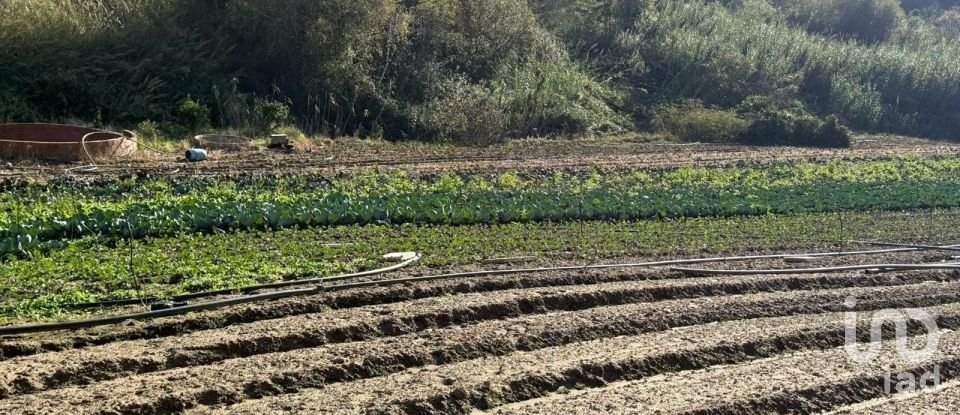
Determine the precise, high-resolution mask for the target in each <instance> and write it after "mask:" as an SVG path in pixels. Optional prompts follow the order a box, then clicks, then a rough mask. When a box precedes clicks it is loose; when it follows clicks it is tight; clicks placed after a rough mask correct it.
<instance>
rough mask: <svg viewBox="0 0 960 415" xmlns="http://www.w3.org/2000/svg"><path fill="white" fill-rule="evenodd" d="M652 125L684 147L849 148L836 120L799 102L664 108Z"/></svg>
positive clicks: (692, 103) (764, 99) (753, 99)
mask: <svg viewBox="0 0 960 415" xmlns="http://www.w3.org/2000/svg"><path fill="white" fill-rule="evenodd" d="M656 125H657V126H658V128H660V129H663V130H665V131H667V132H670V133H671V134H673V135H675V136H676V137H677V138H679V139H681V140H682V141H686V142H707V143H742V144H750V145H789V146H807V147H849V146H850V133H849V132H848V131H847V130H846V128H844V127H843V126H841V125H840V122H839V120H838V119H837V117H836V116H832V115H831V116H828V117H826V118H820V117H817V116H815V115H813V114H810V113H809V112H807V111H806V109H804V108H803V106H802V104H800V103H798V102H776V101H774V100H772V99H770V98H768V97H761V96H753V97H748V98H747V99H746V100H744V102H743V103H741V104H740V105H738V106H737V107H736V111H733V110H722V109H716V108H705V107H704V106H703V105H702V104H701V103H700V102H699V101H685V102H682V103H679V104H673V105H665V106H663V107H661V108H659V109H658V110H657V120H656Z"/></svg>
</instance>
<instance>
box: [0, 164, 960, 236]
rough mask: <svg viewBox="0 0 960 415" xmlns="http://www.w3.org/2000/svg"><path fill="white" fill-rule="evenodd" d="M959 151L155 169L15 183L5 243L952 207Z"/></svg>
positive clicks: (3, 225) (3, 229) (4, 224)
mask: <svg viewBox="0 0 960 415" xmlns="http://www.w3.org/2000/svg"><path fill="white" fill-rule="evenodd" d="M957 160H960V159H957ZM957 160H954V159H930V160H928V159H898V160H895V161H877V162H864V163H852V162H834V163H826V164H822V165H814V164H799V165H794V166H792V167H788V166H774V167H769V168H746V167H726V168H716V169H710V168H687V169H679V170H667V171H658V172H651V171H619V172H607V173H604V174H601V172H599V171H597V170H592V171H588V172H582V173H577V174H569V173H563V172H558V171H553V172H550V171H541V172H538V173H532V172H526V173H523V174H519V173H505V174H502V175H499V176H496V177H493V178H489V177H484V176H482V175H480V176H466V177H462V176H458V175H443V176H439V177H434V178H415V179H413V178H409V177H408V176H406V175H405V174H402V173H394V174H380V173H368V174H360V175H354V176H349V177H344V178H340V179H333V180H328V179H324V178H318V177H295V178H272V179H263V178H246V179H241V180H239V181H234V180H216V179H199V180H196V179H189V180H186V181H184V182H176V181H173V180H172V179H147V180H140V181H138V180H130V183H113V184H110V185H106V186H105V187H96V186H94V187H89V186H79V187H78V189H75V190H70V189H69V188H66V189H65V188H58V187H57V186H53V188H48V189H43V190H42V191H41V190H38V189H33V188H30V187H29V186H28V187H27V188H25V189H17V190H14V191H12V192H11V193H10V194H8V195H6V197H8V198H9V197H14V196H15V197H16V200H10V201H8V202H9V203H4V204H0V206H5V208H4V210H3V214H0V253H3V254H9V253H19V254H21V255H24V254H26V253H28V252H29V251H32V250H34V248H36V247H40V246H44V245H46V246H49V245H50V244H44V242H45V241H57V240H62V239H64V238H67V239H71V238H79V237H83V236H89V235H105V236H112V237H133V238H142V237H146V236H167V235H174V234H179V233H183V232H215V231H217V230H257V229H259V230H268V229H282V228H289V227H294V226H299V227H315V226H343V225H355V224H361V225H362V224H374V223H385V224H404V223H414V224H440V225H466V224H495V223H501V224H502V223H514V222H542V221H571V220H637V219H648V218H680V217H706V216H710V217H729V216H738V215H762V214H769V213H777V214H794V213H807V212H830V211H845V210H846V211H865V210H904V209H918V208H949V207H956V206H960V193H957V192H956V191H955V189H956V188H957V186H958V184H960V175H958V174H956V173H957V170H956V166H955V165H954V163H955V162H956V161H957ZM811 166H812V167H811ZM868 171H872V172H873V173H872V175H871V174H867V173H866V172H868ZM858 172H859V173H863V175H862V176H857V175H856V174H857V173H858ZM827 177H832V179H828V178H827ZM254 183H259V184H257V185H255V184H254ZM177 186H179V187H177ZM121 189H126V190H125V191H121ZM111 195H112V196H111Z"/></svg>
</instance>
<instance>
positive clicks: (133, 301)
mask: <svg viewBox="0 0 960 415" xmlns="http://www.w3.org/2000/svg"><path fill="white" fill-rule="evenodd" d="M419 260H420V255H419V254H417V255H416V256H414V257H411V258H409V259H407V260H404V261H403V262H400V263H398V264H395V265H391V266H389V267H384V268H379V269H374V270H369V271H361V272H355V273H352V274H343V275H334V276H330V277H319V278H307V279H302V280H290V281H278V282H270V283H265V284H257V285H248V286H245V287H239V288H225V289H222V290H211V291H203V292H198V293H189V294H180V295H174V296H171V297H166V298H160V297H146V298H124V299H118V300H104V301H94V302H89V303H68V304H61V305H60V307H62V308H69V309H75V310H76V309H87V308H102V307H114V306H125V305H137V304H143V303H147V304H150V303H156V302H159V301H164V300H170V301H173V302H179V301H185V300H193V299H197V298H205V297H213V296H217V295H229V294H247V293H251V292H254V291H259V290H266V289H274V288H285V287H294V286H297V285H308V284H316V283H322V282H327V281H340V280H345V279H350V278H360V277H368V276H371V275H378V274H383V273H387V272H390V271H396V270H398V269H400V268H403V267H406V266H407V265H410V264H412V263H414V262H416V261H419Z"/></svg>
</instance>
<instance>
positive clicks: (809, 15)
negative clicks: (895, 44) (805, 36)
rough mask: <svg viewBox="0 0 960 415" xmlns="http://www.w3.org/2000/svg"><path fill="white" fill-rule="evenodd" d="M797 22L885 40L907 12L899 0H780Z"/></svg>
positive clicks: (813, 28) (830, 32)
mask: <svg viewBox="0 0 960 415" xmlns="http://www.w3.org/2000/svg"><path fill="white" fill-rule="evenodd" d="M777 2H778V3H779V4H780V5H781V7H782V8H783V9H784V10H785V12H786V14H787V18H788V19H789V20H790V21H791V22H792V23H794V24H798V25H801V26H804V27H806V28H807V29H808V30H810V31H812V32H815V33H820V34H824V35H828V36H832V35H835V36H840V37H852V38H855V39H857V40H859V41H861V42H866V43H875V42H883V41H885V40H887V39H889V38H890V36H892V35H893V33H894V32H896V31H897V29H898V28H899V27H900V25H901V23H902V22H903V20H904V18H905V15H904V12H903V10H902V9H901V8H900V4H899V2H898V1H897V0H814V1H811V0H777Z"/></svg>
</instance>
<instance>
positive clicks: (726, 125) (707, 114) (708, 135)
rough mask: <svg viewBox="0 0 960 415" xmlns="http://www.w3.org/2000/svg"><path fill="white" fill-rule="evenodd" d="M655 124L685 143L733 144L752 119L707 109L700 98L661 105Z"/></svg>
mask: <svg viewBox="0 0 960 415" xmlns="http://www.w3.org/2000/svg"><path fill="white" fill-rule="evenodd" d="M655 124H656V126H657V128H658V129H661V130H664V131H667V132H669V133H671V134H673V135H675V136H676V137H677V138H679V139H680V140H682V141H686V142H691V143H692V142H701V143H733V142H735V141H737V140H738V138H739V136H740V135H741V134H742V133H743V132H744V131H745V130H746V129H747V127H749V126H750V121H747V120H745V119H743V118H740V117H739V116H737V113H735V112H733V111H728V110H720V109H715V108H704V107H703V104H701V103H700V102H699V101H687V102H684V103H681V104H677V105H665V106H663V107H661V108H659V109H658V110H657V118H656V122H655Z"/></svg>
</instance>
